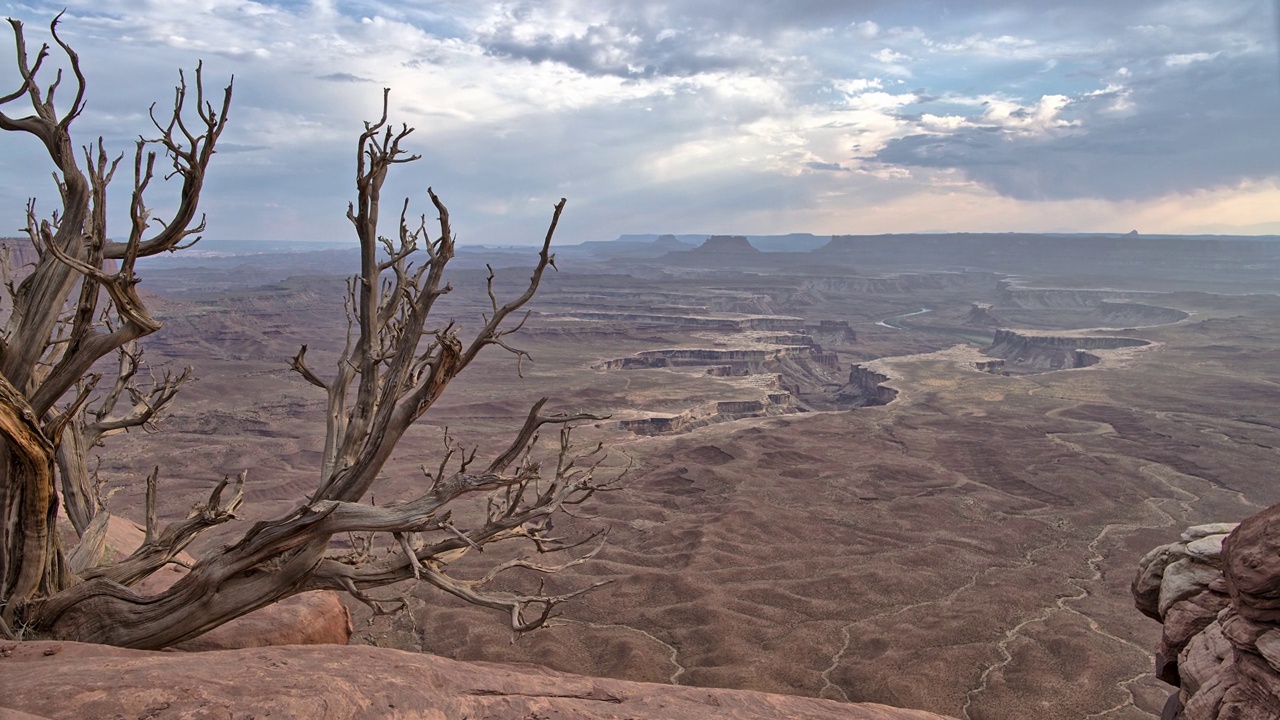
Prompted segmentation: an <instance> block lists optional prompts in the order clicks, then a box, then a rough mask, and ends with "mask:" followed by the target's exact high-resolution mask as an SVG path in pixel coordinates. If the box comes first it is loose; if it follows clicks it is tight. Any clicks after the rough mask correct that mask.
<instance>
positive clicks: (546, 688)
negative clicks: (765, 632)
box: [0, 642, 945, 720]
mask: <svg viewBox="0 0 1280 720" xmlns="http://www.w3.org/2000/svg"><path fill="white" fill-rule="evenodd" d="M0 677H2V678H3V685H4V688H3V690H4V691H3V693H2V694H0V704H3V707H0V719H2V720H8V718H9V717H13V718H14V719H15V720H19V719H20V718H23V717H24V716H23V715H21V714H18V713H24V712H25V713H31V714H32V715H34V716H35V717H38V718H50V719H54V718H76V719H81V718H119V717H128V718H148V719H155V720H161V719H162V718H227V717H231V718H247V717H272V718H277V717H279V718H313V719H316V720H347V719H351V720H354V719H356V718H369V719H370V720H372V719H373V718H405V719H408V718H422V719H423V720H436V719H439V720H446V719H447V720H458V719H459V718H494V719H497V718H511V719H513V720H514V719H516V718H520V719H522V720H535V719H536V720H554V719H559V718H580V719H582V720H622V719H623V718H628V719H629V720H649V719H653V720H657V719H658V718H661V719H662V720H718V719H721V718H723V719H724V720H729V719H734V720H757V719H758V720H764V719H766V718H812V720H827V719H830V720H837V719H840V720H945V718H944V716H942V715H935V714H933V713H928V712H922V711H917V710H899V709H895V708H890V707H887V706H884V705H875V704H869V703H855V704H847V703H839V702H833V701H830V700H817V699H814V698H802V697H794V696H788V695H773V694H769V693H761V692H751V691H745V690H717V689H708V688H686V687H673V686H670V685H659V684H656V683H641V682H628V681H624V680H608V679H603V678H588V677H581V676H576V675H569V674H567V673H560V672H555V671H553V670H548V669H545V668H541V667H537V666H532V665H509V664H498V663H463V662H457V661H454V660H446V659H444V658H440V657H434V656H431V655H422V654H418V653H409V652H403V651H399V650H388V649H382V648H370V647H358V646H345V647H333V646H327V647H319V646H305V647H302V646H288V647H272V648H254V649H247V650H224V651H217V652H209V653H199V654H179V653H159V652H143V651H138V650H121V649H118V648H110V647H105V646H101V645H85V644H81V643H67V642H26V643H0ZM6 712H9V713H14V714H13V715H11V716H7V715H6V714H5V713H6Z"/></svg>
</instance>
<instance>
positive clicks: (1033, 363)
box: [982, 330, 1150, 372]
mask: <svg viewBox="0 0 1280 720" xmlns="http://www.w3.org/2000/svg"><path fill="white" fill-rule="evenodd" d="M1149 344H1150V343H1148V342H1147V341H1146V340H1138V339H1137V338H1122V337H1075V336H1058V335H1030V334H1026V333H1019V332H1015V331H1013V330H996V334H995V338H994V339H993V340H992V341H991V344H990V345H988V346H987V347H985V348H983V349H982V352H983V353H985V354H987V355H990V356H992V357H997V358H1003V359H1004V360H1006V361H1008V363H1009V364H1012V365H1017V366H1020V367H1022V368H1024V369H1026V370H1034V371H1041V372H1046V371H1050V370H1068V369H1072V368H1082V367H1088V366H1090V365H1094V364H1096V363H1097V362H1098V361H1099V358H1098V356H1097V355H1094V354H1092V353H1090V352H1088V351H1089V350H1115V349H1118V348H1126V347H1142V346H1143V345H1149Z"/></svg>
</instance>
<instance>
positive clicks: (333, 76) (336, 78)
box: [317, 72, 373, 83]
mask: <svg viewBox="0 0 1280 720" xmlns="http://www.w3.org/2000/svg"><path fill="white" fill-rule="evenodd" d="M317 78H318V79H320V80H330V81H332V82H353V83H366V82H373V80H371V79H369V78H367V77H361V76H359V75H353V74H351V73H347V72H335V73H329V74H327V75H318V76H317Z"/></svg>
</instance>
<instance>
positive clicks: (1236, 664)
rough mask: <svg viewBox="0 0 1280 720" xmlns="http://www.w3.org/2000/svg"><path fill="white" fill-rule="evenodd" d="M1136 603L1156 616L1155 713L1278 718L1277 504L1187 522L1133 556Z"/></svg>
mask: <svg viewBox="0 0 1280 720" xmlns="http://www.w3.org/2000/svg"><path fill="white" fill-rule="evenodd" d="M1132 587H1133V596H1134V601H1135V604H1136V605H1137V607H1138V609H1139V610H1141V611H1142V612H1143V613H1144V614H1146V615H1148V616H1149V617H1152V618H1154V619H1156V620H1159V621H1160V622H1161V623H1162V624H1163V625H1164V629H1163V634H1162V637H1161V639H1160V646H1159V648H1158V649H1157V652H1156V673H1157V675H1158V676H1159V677H1160V679H1161V680H1164V681H1165V682H1167V683H1169V684H1171V685H1173V686H1175V687H1177V688H1178V690H1177V692H1176V693H1174V694H1173V695H1172V696H1171V697H1170V698H1169V703H1168V705H1166V707H1165V712H1164V714H1163V718H1164V719H1165V720H1228V719H1230V720H1277V718H1280V505H1274V506H1272V507H1270V508H1267V509H1266V510H1263V511H1262V512H1260V513H1258V514H1257V515H1254V516H1253V517H1250V518H1248V519H1246V520H1245V521H1244V522H1242V523H1240V524H1239V525H1238V526H1235V525H1230V524H1218V525H1201V526H1197V527H1193V528H1189V529H1188V530H1187V531H1186V532H1184V533H1183V534H1182V537H1181V539H1180V540H1179V541H1178V542H1175V543H1170V544H1168V545H1162V546H1160V547H1158V548H1156V549H1154V550H1152V551H1151V552H1149V553H1147V555H1146V556H1145V557H1144V558H1143V559H1142V561H1141V563H1140V565H1139V569H1138V574H1137V576H1136V577H1135V578H1134V580H1133V586H1132Z"/></svg>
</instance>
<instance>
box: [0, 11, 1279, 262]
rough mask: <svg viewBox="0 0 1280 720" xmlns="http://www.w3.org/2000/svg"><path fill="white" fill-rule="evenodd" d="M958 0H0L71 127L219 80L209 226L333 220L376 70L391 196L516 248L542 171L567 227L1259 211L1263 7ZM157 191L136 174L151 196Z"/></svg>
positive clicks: (538, 196) (239, 230)
mask: <svg viewBox="0 0 1280 720" xmlns="http://www.w3.org/2000/svg"><path fill="white" fill-rule="evenodd" d="M958 5H959V4H957V3H943V2H940V1H928V0H908V1H906V2H887V1H884V0H862V1H857V2H837V1H835V0H798V1H797V2H793V3H787V4H785V5H781V6H780V5H776V4H774V3H765V2H755V3H747V4H746V5H743V4H740V3H736V2H734V3H731V2H725V1H723V0H706V1H703V2H693V1H692V0H683V1H676V2H669V3H662V4H658V3H651V2H641V1H640V0H607V1H602V2H584V1H582V0H559V1H556V2H462V1H460V0H443V1H441V2H404V3H390V2H382V1H381V0H360V1H348V0H313V1H309V2H307V1H295V0H277V1H264V2H250V1H248V0H202V1H200V2H194V1H186V0H182V1H172V2H161V1H159V0H153V1H147V2H137V1H136V0H94V1H93V2H90V1H88V0H71V1H69V2H67V1H65V0H64V1H62V2H57V3H53V2H45V1H44V0H29V1H27V2H6V3H4V11H5V14H6V15H8V16H10V17H13V18H16V19H19V20H22V21H23V22H25V23H26V26H27V33H28V41H29V43H30V44H31V46H32V47H31V48H30V51H31V52H32V53H34V52H35V50H36V49H37V48H38V46H39V43H40V42H41V41H44V40H46V39H47V37H48V33H47V25H48V21H49V19H50V18H52V17H53V16H54V15H56V14H57V13H58V12H59V11H60V10H61V9H62V8H63V7H66V8H67V12H66V14H65V15H64V17H63V22H62V25H61V26H60V33H61V34H62V35H63V37H64V39H66V40H68V41H69V42H70V43H71V44H72V45H73V46H74V47H75V48H76V49H77V51H78V52H79V53H80V56H81V58H82V61H83V67H84V70H85V71H86V74H87V76H88V80H89V93H88V109H87V111H86V112H85V114H84V115H83V116H82V117H81V118H80V119H79V120H78V121H77V123H76V126H75V128H76V130H78V134H77V136H76V137H77V139H78V141H79V142H81V143H87V142H89V141H91V140H92V139H93V138H94V137H96V136H97V135H99V134H101V135H103V136H105V138H106V141H107V144H108V147H109V148H114V149H115V150H116V151H127V152H131V151H132V145H131V143H132V140H133V139H134V138H136V137H137V135H138V134H143V135H146V134H148V124H147V119H146V108H147V107H148V106H149V105H150V104H151V103H152V102H157V103H159V104H160V105H161V106H163V105H164V104H166V103H167V102H169V99H170V97H171V92H172V86H173V84H174V82H175V81H176V79H177V71H178V69H179V68H186V69H188V71H189V70H190V68H192V67H193V66H194V65H195V63H196V61H197V60H199V59H203V60H204V63H205V73H206V75H205V78H206V91H207V92H216V91H217V90H218V89H220V87H221V85H222V84H223V83H224V82H225V80H226V79H227V78H228V77H229V76H231V75H234V76H235V86H236V90H235V100H234V103H233V107H232V119H231V124H230V127H229V129H228V131H227V133H226V135H224V137H223V141H222V143H220V145H219V157H218V158H216V159H215V161H214V163H213V166H212V169H211V172H210V180H209V182H208V184H207V186H206V191H205V193H204V196H203V201H202V210H204V211H205V212H206V213H207V214H208V216H209V230H208V232H207V236H208V237H210V238H239V239H280V240H292V241H300V240H324V241H337V240H344V239H346V238H348V237H349V236H350V226H349V224H348V223H347V221H346V220H345V217H344V213H345V209H346V203H347V202H348V200H349V198H351V197H352V195H353V190H352V187H351V185H352V178H353V160H354V158H353V157H352V156H353V154H354V152H353V151H354V149H355V138H356V135H357V134H358V132H359V131H360V129H361V121H362V120H365V119H368V118H372V117H375V116H376V115H377V113H378V111H379V109H380V107H379V103H380V98H381V89H382V88H383V87H390V88H391V89H392V94H391V103H392V108H391V119H392V120H393V121H394V122H397V123H399V122H405V123H408V124H409V125H412V126H415V127H416V128H417V130H416V132H415V133H414V134H413V135H412V136H411V138H410V142H409V143H408V147H409V149H410V150H411V151H412V152H417V153H420V154H422V155H423V160H421V161H420V162H418V163H415V164H413V165H411V166H409V167H408V168H403V169H402V171H401V172H400V173H399V175H398V177H396V178H395V179H394V180H393V182H392V183H389V190H390V193H389V196H390V197H395V198H398V197H400V196H403V195H409V196H410V197H411V200H412V202H411V208H412V209H413V210H416V211H417V212H426V211H427V210H428V207H429V202H427V201H426V198H425V192H424V190H425V187H426V186H427V185H431V186H433V187H434V188H435V189H436V190H437V192H438V193H439V194H440V195H441V197H442V198H443V199H444V200H445V201H446V203H447V204H448V205H449V207H450V210H451V212H452V214H453V217H454V227H455V230H456V231H457V232H458V234H459V240H460V242H463V243H484V244H490V245H507V244H528V243H532V242H534V241H536V240H538V239H540V237H541V235H542V233H543V231H544V229H545V224H546V221H547V219H548V218H549V217H550V212H551V206H552V204H553V203H554V202H555V200H557V199H558V198H560V197H562V196H564V197H568V198H569V206H568V209H567V212H566V214H565V219H564V222H563V223H562V225H561V230H560V233H559V235H558V237H559V238H560V239H561V241H562V242H566V243H577V242H581V241H585V240H601V239H610V238H613V237H616V236H618V235H619V234H623V233H646V232H653V233H658V232H674V233H697V232H706V233H735V234H746V235H762V234H782V233H788V232H812V233H815V234H832V233H838V234H844V233H853V234H869V233H882V232H917V231H929V230H939V229H945V230H950V231H972V232H982V231H989V232H999V231H1009V230H1017V231H1029V232H1060V231H1067V232H1126V231H1128V230H1131V229H1138V230H1139V231H1140V232H1143V233H1179V234H1198V233H1220V234H1261V233H1280V132H1277V128H1276V119H1277V118H1280V53H1278V52H1277V29H1278V27H1280V26H1278V24H1277V22H1278V20H1277V10H1276V5H1275V3H1271V2H1267V0H1217V1H1212V0H1133V1H1132V2H1125V3H1115V2H1106V3H1104V2H1100V1H1098V0H1083V1H1077V2H1066V1H1064V0H1040V1H1036V2H1032V1H1030V0H991V1H989V2H982V3H976V2H975V3H965V4H964V5H963V6H961V7H957V6H958ZM3 42H4V43H6V47H9V48H10V50H9V52H10V53H11V52H12V49H11V48H12V44H11V43H12V40H11V38H6V39H5V40H4V41H3ZM9 57H10V58H11V54H10V56H9ZM51 77H52V76H50V78H49V79H51ZM17 82H18V81H17V75H16V71H15V70H14V68H13V65H12V60H11V59H10V60H7V61H5V62H4V63H2V64H0V83H3V85H2V86H3V87H4V88H6V90H5V92H9V91H10V90H11V89H12V88H14V87H16V86H17ZM64 92H66V91H64ZM64 97H65V95H64ZM66 100H69V98H66ZM64 102H65V100H64ZM9 108H10V111H11V112H13V113H14V114H18V115H23V114H26V113H25V111H23V110H21V109H20V108H17V107H16V106H14V105H11V106H9ZM4 143H5V144H4V145H3V152H0V213H3V215H2V217H5V218H10V219H9V220H8V222H9V223H10V228H11V229H10V230H9V231H5V232H3V233H0V234H10V233H11V232H12V231H14V230H16V229H17V226H19V225H21V224H22V223H21V219H22V211H23V208H24V204H25V202H26V200H27V198H28V197H29V196H30V195H32V194H35V195H36V196H37V197H38V198H39V199H40V203H39V205H38V207H39V208H40V209H42V210H43V211H44V212H48V211H49V210H50V209H52V208H53V204H52V203H53V198H54V197H56V191H55V189H54V187H53V184H52V182H51V181H50V180H49V176H48V174H47V173H46V172H45V171H44V168H45V167H46V166H47V165H48V160H47V158H46V157H45V156H44V155H43V150H42V148H40V147H39V146H38V144H37V143H36V142H35V141H34V140H33V139H32V138H30V137H25V136H22V137H20V136H17V135H16V134H6V136H5V138H4ZM125 165H128V163H125V164H124V165H122V168H121V174H120V176H118V177H117V181H116V191H117V194H116V195H115V196H114V197H113V203H114V206H115V207H116V209H117V210H119V209H120V208H121V207H123V206H124V205H125V204H126V203H127V187H126V186H127V185H128V177H127V175H128V173H129V171H130V170H131V167H128V168H126V167H125ZM33 167H34V168H41V170H40V172H38V173H35V174H34V175H33V173H32V172H31V169H32V168H33ZM33 177H35V178H40V179H41V180H40V181H39V182H35V183H33V181H32V178H33ZM122 181H123V182H122ZM392 186H393V187H392ZM163 196H165V193H162V192H156V191H154V190H153V191H152V194H151V196H150V199H151V200H152V201H153V203H155V204H156V205H157V206H158V207H157V215H158V216H160V217H164V215H165V206H164V204H163V203H162V202H161V200H162V197H163ZM168 196H169V197H172V193H170V194H169V195H168ZM122 232H123V225H122V224H120V223H119V222H117V223H116V224H115V225H114V226H113V229H112V233H113V234H119V233H122Z"/></svg>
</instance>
